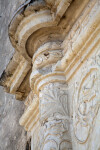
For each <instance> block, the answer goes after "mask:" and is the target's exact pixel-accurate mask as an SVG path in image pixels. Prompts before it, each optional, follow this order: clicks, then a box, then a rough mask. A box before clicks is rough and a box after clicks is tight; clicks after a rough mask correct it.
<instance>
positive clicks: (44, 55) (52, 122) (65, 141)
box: [30, 42, 72, 150]
mask: <svg viewBox="0 0 100 150" xmlns="http://www.w3.org/2000/svg"><path fill="white" fill-rule="evenodd" d="M61 58H62V50H61V48H60V43H59V42H58V43H56V42H49V43H46V44H44V45H42V46H41V47H40V48H38V50H37V51H36V53H35V54H34V56H33V71H32V74H31V78H30V80H31V87H32V88H33V89H34V91H35V94H37V95H38V97H39V112H40V136H41V138H40V147H41V148H40V149H41V150H69V149H72V144H71V137H70V117H69V110H68V95H67V84H66V82H65V76H64V73H63V72H56V71H55V69H54V68H55V65H56V63H57V61H59V60H60V59H61Z"/></svg>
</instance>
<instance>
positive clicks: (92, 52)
mask: <svg viewBox="0 0 100 150" xmlns="http://www.w3.org/2000/svg"><path fill="white" fill-rule="evenodd" d="M9 38H10V41H11V44H12V45H13V47H14V48H15V53H14V55H13V58H12V59H11V61H10V62H9V64H8V66H7V68H6V70H5V71H4V73H3V74H2V76H1V81H0V84H1V85H2V86H4V87H5V90H6V92H8V93H12V94H14V95H15V96H16V99H18V100H22V101H24V103H25V106H26V108H25V111H24V114H23V115H22V116H21V118H20V121H19V123H20V125H21V126H23V127H24V128H25V130H26V131H27V137H28V140H31V150H100V109H99V108H100V0H27V1H26V2H25V3H24V4H23V5H21V6H20V7H19V8H18V10H17V12H16V13H15V14H14V16H13V18H12V20H11V22H10V25H9Z"/></svg>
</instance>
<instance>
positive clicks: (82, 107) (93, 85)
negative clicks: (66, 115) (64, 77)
mask: <svg viewBox="0 0 100 150" xmlns="http://www.w3.org/2000/svg"><path fill="white" fill-rule="evenodd" d="M94 60H95V61H94ZM89 65H91V67H90V68H89V71H88V72H86V71H85V72H86V73H85V75H84V76H83V77H82V79H81V81H80V82H78V83H76V84H75V94H74V101H73V102H74V106H75V108H74V118H73V122H74V134H75V137H76V139H77V141H78V142H79V143H80V144H84V143H86V142H87V141H88V138H89V136H90V134H91V131H92V130H93V124H94V122H95V119H96V116H97V114H98V111H99V108H100V96H99V89H100V66H99V53H97V54H96V56H95V59H90V61H89ZM80 130H81V131H82V132H81V134H80V133H79V132H80Z"/></svg>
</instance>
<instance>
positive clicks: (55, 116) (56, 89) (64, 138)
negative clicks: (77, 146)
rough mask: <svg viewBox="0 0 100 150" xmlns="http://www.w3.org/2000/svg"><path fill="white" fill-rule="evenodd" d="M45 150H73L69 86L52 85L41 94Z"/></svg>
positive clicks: (43, 146) (46, 87) (43, 147)
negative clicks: (68, 95) (68, 96)
mask: <svg viewBox="0 0 100 150" xmlns="http://www.w3.org/2000/svg"><path fill="white" fill-rule="evenodd" d="M39 98H40V114H41V117H40V118H41V130H43V145H42V149H43V150H51V149H55V150H58V149H59V150H64V149H66V150H67V149H71V148H72V145H71V137H70V118H69V112H68V111H69V110H68V99H67V85H66V84H62V83H50V84H48V85H46V86H45V87H44V88H43V90H41V92H40V93H39Z"/></svg>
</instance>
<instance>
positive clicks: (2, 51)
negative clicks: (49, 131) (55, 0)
mask: <svg viewBox="0 0 100 150" xmlns="http://www.w3.org/2000/svg"><path fill="white" fill-rule="evenodd" d="M22 2H23V1H22V0H0V76H1V74H2V72H3V70H4V69H5V68H6V66H7V64H8V62H9V60H10V59H11V57H12V54H13V52H14V48H12V46H11V44H10V41H9V37H8V24H9V22H10V19H11V17H12V16H13V13H14V11H15V10H16V8H17V7H18V6H19V5H20V4H21V3H22ZM23 110H24V105H23V103H22V102H20V101H16V100H15V97H14V96H13V95H11V94H8V93H6V92H4V90H3V88H2V87H0V150H25V148H26V132H25V131H24V129H22V128H21V126H20V125H19V124H18V120H19V118H20V116H21V115H22V113H23Z"/></svg>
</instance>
